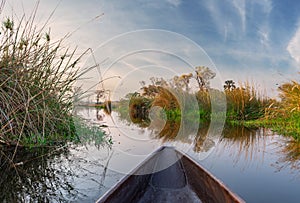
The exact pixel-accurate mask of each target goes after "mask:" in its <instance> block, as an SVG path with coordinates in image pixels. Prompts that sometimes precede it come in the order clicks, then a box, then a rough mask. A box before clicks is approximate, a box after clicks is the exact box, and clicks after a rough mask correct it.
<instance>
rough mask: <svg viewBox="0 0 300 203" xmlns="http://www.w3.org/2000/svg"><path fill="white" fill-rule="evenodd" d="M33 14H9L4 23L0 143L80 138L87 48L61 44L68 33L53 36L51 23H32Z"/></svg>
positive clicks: (0, 64)
mask: <svg viewBox="0 0 300 203" xmlns="http://www.w3.org/2000/svg"><path fill="white" fill-rule="evenodd" d="M35 15H36V11H35V12H33V13H32V15H31V16H30V17H29V19H27V20H26V21H25V20H24V19H25V17H23V18H21V19H20V20H19V21H14V20H13V18H6V19H5V21H4V22H3V23H2V25H1V32H0V144H1V145H8V146H25V147H26V146H29V147H33V146H34V147H36V146H45V145H57V144H60V143H65V142H66V141H68V140H74V139H76V140H77V139H78V136H77V135H76V129H75V128H76V125H77V124H76V122H74V118H73V115H72V109H73V101H74V95H75V94H76V92H75V91H74V82H75V81H76V79H78V78H79V77H80V75H81V74H83V72H84V71H86V70H80V68H79V67H78V63H79V61H80V60H81V58H82V57H83V56H84V55H85V53H83V54H82V55H79V57H78V54H75V53H76V50H70V49H69V48H66V47H65V46H64V45H63V42H64V38H62V39H61V40H53V39H52V38H51V33H50V30H49V31H45V30H46V29H45V27H46V25H47V22H45V24H44V25H41V26H36V25H34V23H33V22H34V20H35V19H34V18H35ZM80 125H81V124H80ZM87 129H88V128H87ZM102 134H103V133H102Z"/></svg>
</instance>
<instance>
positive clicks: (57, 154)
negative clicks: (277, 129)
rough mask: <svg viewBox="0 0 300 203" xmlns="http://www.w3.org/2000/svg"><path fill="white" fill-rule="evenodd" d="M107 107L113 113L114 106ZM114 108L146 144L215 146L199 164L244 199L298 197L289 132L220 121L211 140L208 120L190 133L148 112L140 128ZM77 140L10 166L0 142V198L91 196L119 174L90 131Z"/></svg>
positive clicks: (298, 170) (91, 116)
mask: <svg viewBox="0 0 300 203" xmlns="http://www.w3.org/2000/svg"><path fill="white" fill-rule="evenodd" d="M77 110H78V112H77V113H78V114H80V113H81V116H82V117H84V118H86V120H88V121H89V122H90V123H91V124H93V125H95V126H96V127H99V126H102V125H106V124H107V122H108V120H109V119H110V117H109V115H106V114H105V113H104V112H103V111H101V110H100V111H99V110H97V109H93V108H81V109H77ZM112 114H113V115H115V114H114V112H112ZM118 115H119V117H118V118H119V121H120V122H121V121H122V122H124V126H128V128H130V130H132V131H135V132H136V133H137V134H139V136H140V135H143V136H146V135H147V136H148V137H149V139H151V142H150V144H151V143H152V144H153V142H152V140H159V141H160V142H158V143H159V144H164V143H165V142H180V143H183V144H186V145H188V146H192V147H191V149H192V155H196V154H201V153H205V152H207V151H209V150H210V149H212V148H213V147H215V150H214V151H213V152H212V153H211V155H210V156H209V157H207V158H206V159H205V160H203V161H202V162H201V163H202V164H203V165H204V166H205V167H206V168H207V169H208V170H210V171H211V172H212V173H213V174H215V175H216V176H217V177H219V178H220V179H221V180H222V181H224V182H225V183H226V184H227V185H228V186H229V187H230V188H232V189H233V191H235V192H236V193H238V194H239V195H240V196H242V197H243V198H244V199H245V200H246V201H249V202H251V201H252V202H270V201H272V202H280V201H283V200H287V199H288V200H290V202H293V201H292V200H294V202H297V201H298V199H297V198H298V193H299V191H298V189H297V186H299V183H300V178H295V175H294V174H297V175H298V174H300V161H299V160H300V143H297V142H295V141H293V140H291V139H290V138H285V137H282V136H279V135H276V134H274V133H272V132H271V131H269V130H265V129H248V128H245V127H242V126H228V125H227V126H225V128H224V131H223V135H222V139H221V140H220V142H218V143H216V142H215V140H213V139H212V137H210V136H209V135H208V134H209V133H208V131H209V129H208V126H209V123H202V124H201V125H200V126H199V128H198V129H196V130H197V134H196V135H195V134H194V135H193V134H191V132H193V131H194V130H195V129H191V128H192V126H193V125H188V123H185V124H184V126H185V128H184V129H181V128H180V126H182V124H181V123H180V122H181V121H172V122H171V121H166V120H165V119H163V118H162V119H161V120H160V119H152V122H151V124H150V125H149V126H148V127H147V128H142V127H141V126H139V125H138V124H137V123H136V124H133V123H131V122H130V118H128V117H126V114H124V115H122V114H118ZM99 118H101V119H99ZM112 124H113V123H110V124H109V126H110V125H112ZM107 125H108V124H107ZM107 130H108V129H107ZM110 130H111V136H114V139H120V140H121V144H119V143H118V142H114V146H118V145H122V144H124V145H125V146H126V147H127V148H126V149H128V150H134V148H138V147H139V146H138V145H136V143H134V145H132V146H131V145H130V144H128V143H126V142H125V141H124V142H122V136H120V135H119V134H116V133H115V129H114V128H110ZM81 139H82V140H83V141H82V143H79V144H69V145H67V146H65V147H61V148H58V149H52V148H49V149H43V150H37V149H33V150H30V151H21V150H20V151H18V153H17V155H16V158H15V160H14V162H15V163H18V164H17V166H15V167H12V165H11V164H9V161H8V159H7V156H11V155H12V153H13V151H10V150H8V149H3V148H1V149H0V152H1V154H0V167H1V174H0V184H1V187H0V201H1V202H5V201H6V202H24V201H27V202H28V201H32V200H34V201H36V202H48V201H51V202H72V201H76V202H84V201H87V202H93V201H95V200H96V199H98V198H99V196H101V195H102V194H103V193H104V192H106V191H107V190H108V189H109V188H110V187H111V186H112V185H114V184H115V183H116V182H117V181H118V180H119V179H120V178H121V177H122V176H123V174H119V173H117V172H114V171H113V170H110V169H111V164H112V162H113V161H112V159H114V157H117V156H118V154H117V153H113V151H114V150H113V148H114V146H112V147H111V146H107V145H103V144H101V143H103V140H101V139H100V138H99V137H97V136H96V135H92V134H90V133H89V134H83V135H82V137H81ZM139 144H140V145H142V147H141V150H144V151H145V150H146V148H147V145H150V144H149V143H147V142H146V141H144V142H141V143H139ZM155 146H156V145H155ZM195 159H197V156H195ZM24 160H26V161H24ZM116 160H117V159H116ZM118 161H119V162H120V163H119V164H120V165H121V166H122V167H129V168H130V167H131V168H132V167H134V164H128V162H129V161H128V160H121V159H120V160H118ZM22 162H23V163H22ZM130 163H131V162H130ZM128 165H130V166H128ZM291 172H292V174H293V175H291ZM245 183H247V184H245Z"/></svg>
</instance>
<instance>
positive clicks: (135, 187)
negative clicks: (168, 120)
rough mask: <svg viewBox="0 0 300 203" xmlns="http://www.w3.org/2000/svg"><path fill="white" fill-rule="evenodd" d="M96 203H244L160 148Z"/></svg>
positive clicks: (194, 166) (174, 152) (184, 157)
mask: <svg viewBox="0 0 300 203" xmlns="http://www.w3.org/2000/svg"><path fill="white" fill-rule="evenodd" d="M97 202H99V203H121V202H126V203H127V202H131V203H134V202H140V203H142V202H149V203H150V202H172V203H173V202H178V203H179V202H180V203H182V202H212V203H215V202H220V203H227V202H228V203H229V202H244V200H243V199H241V198H240V197H239V196H238V195H237V194H235V193H234V192H232V191H231V190H230V189H229V188H228V187H227V186H226V185H225V184H224V183H223V182H221V181H220V180H218V179H217V178H216V177H215V176H213V175H212V174H211V173H210V172H208V171H207V170H206V169H204V168H203V167H202V166H201V165H199V164H198V163H197V162H195V161H194V160H193V159H191V158H190V157H189V156H188V155H186V154H184V153H182V152H180V151H178V150H176V149H175V148H173V147H165V146H164V147H161V148H159V149H158V150H157V151H155V152H153V153H152V154H151V155H150V156H149V157H148V158H147V159H146V160H144V161H143V162H142V163H141V164H140V165H139V166H138V167H136V168H135V169H134V170H132V172H131V173H130V174H128V175H126V176H125V177H124V178H123V179H121V180H120V181H119V182H118V183H117V184H116V185H115V186H114V187H112V188H111V189H110V190H109V191H108V192H106V193H105V194H104V195H103V196H102V197H101V198H100V199H99V200H98V201H97Z"/></svg>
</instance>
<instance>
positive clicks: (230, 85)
mask: <svg viewBox="0 0 300 203" xmlns="http://www.w3.org/2000/svg"><path fill="white" fill-rule="evenodd" d="M235 88H236V86H235V82H234V81H233V80H226V81H225V85H224V90H228V91H232V90H234V89H235Z"/></svg>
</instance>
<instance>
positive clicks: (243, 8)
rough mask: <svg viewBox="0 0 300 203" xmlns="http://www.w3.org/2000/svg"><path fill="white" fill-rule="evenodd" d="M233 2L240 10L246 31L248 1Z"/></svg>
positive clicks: (235, 0)
mask: <svg viewBox="0 0 300 203" xmlns="http://www.w3.org/2000/svg"><path fill="white" fill-rule="evenodd" d="M232 4H233V6H234V7H235V8H236V9H237V10H238V12H239V14H240V16H241V21H242V29H243V32H245V30H246V2H245V0H233V1H232Z"/></svg>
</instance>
